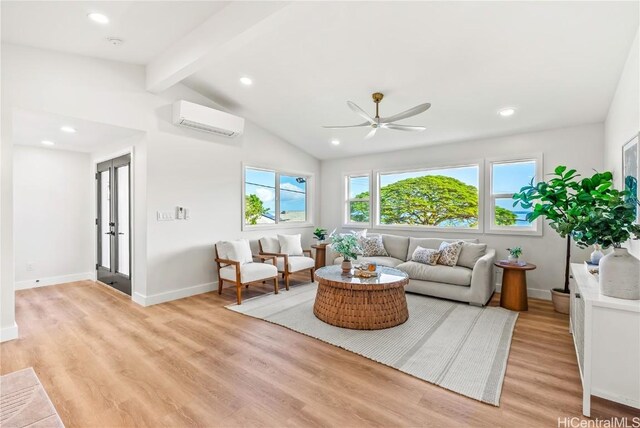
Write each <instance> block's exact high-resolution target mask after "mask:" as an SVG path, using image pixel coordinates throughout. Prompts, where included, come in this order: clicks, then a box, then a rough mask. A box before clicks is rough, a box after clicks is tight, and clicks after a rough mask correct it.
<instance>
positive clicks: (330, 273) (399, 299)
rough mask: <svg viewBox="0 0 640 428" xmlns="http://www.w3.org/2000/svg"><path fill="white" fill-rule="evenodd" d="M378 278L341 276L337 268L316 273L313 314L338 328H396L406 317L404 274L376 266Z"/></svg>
mask: <svg viewBox="0 0 640 428" xmlns="http://www.w3.org/2000/svg"><path fill="white" fill-rule="evenodd" d="M378 273H379V275H378V277H377V278H358V277H355V276H353V275H352V274H347V275H345V274H343V273H342V268H341V267H340V266H339V265H334V266H326V267H323V268H320V269H318V270H316V280H317V281H318V293H317V294H316V301H315V304H314V305H313V313H314V314H315V316H316V317H318V318H319V319H320V320H322V321H324V322H326V323H327V324H331V325H335V326H337V327H344V328H351V329H356V330H380V329H383V328H389V327H395V326H397V325H400V324H402V323H403V322H405V321H406V320H407V319H408V318H409V311H408V309H407V299H406V297H405V295H404V286H405V285H407V283H408V282H409V277H408V276H407V274H406V273H404V272H402V271H400V270H398V269H392V268H387V267H378Z"/></svg>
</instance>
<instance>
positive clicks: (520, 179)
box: [492, 161, 536, 195]
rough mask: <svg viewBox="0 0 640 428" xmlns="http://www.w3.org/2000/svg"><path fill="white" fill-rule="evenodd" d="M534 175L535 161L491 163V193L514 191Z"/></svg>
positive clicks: (518, 189) (524, 184) (527, 182)
mask: <svg viewBox="0 0 640 428" xmlns="http://www.w3.org/2000/svg"><path fill="white" fill-rule="evenodd" d="M535 176H536V162H535V161H526V162H508V163H494V164H493V172H492V177H493V183H492V192H493V194H494V195H495V194H498V193H511V194H513V193H516V192H519V191H520V189H521V188H522V187H524V186H526V185H527V184H529V183H530V182H531V179H533V178H535Z"/></svg>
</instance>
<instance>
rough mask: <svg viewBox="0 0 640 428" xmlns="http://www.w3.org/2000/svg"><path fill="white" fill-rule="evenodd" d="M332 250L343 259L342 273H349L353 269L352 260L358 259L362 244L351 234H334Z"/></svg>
mask: <svg viewBox="0 0 640 428" xmlns="http://www.w3.org/2000/svg"><path fill="white" fill-rule="evenodd" d="M331 248H332V249H333V251H335V252H336V253H338V254H340V255H341V256H342V257H343V261H342V272H344V273H348V272H349V271H351V268H353V264H352V263H351V261H352V260H356V259H357V258H358V252H360V244H358V238H357V237H356V236H355V235H353V234H351V233H344V234H333V235H332V236H331Z"/></svg>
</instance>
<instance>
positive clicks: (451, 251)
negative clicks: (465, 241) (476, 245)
mask: <svg viewBox="0 0 640 428" xmlns="http://www.w3.org/2000/svg"><path fill="white" fill-rule="evenodd" d="M460 251H462V241H458V242H443V243H442V244H440V257H439V258H438V264H439V265H445V266H455V265H456V262H457V261H458V257H460Z"/></svg>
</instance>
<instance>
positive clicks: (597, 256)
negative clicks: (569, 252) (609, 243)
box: [589, 246, 604, 265]
mask: <svg viewBox="0 0 640 428" xmlns="http://www.w3.org/2000/svg"><path fill="white" fill-rule="evenodd" d="M603 257H604V253H603V252H602V251H600V246H595V247H594V250H593V253H591V258H590V260H589V261H590V262H591V264H594V265H597V264H600V260H602V258H603Z"/></svg>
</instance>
